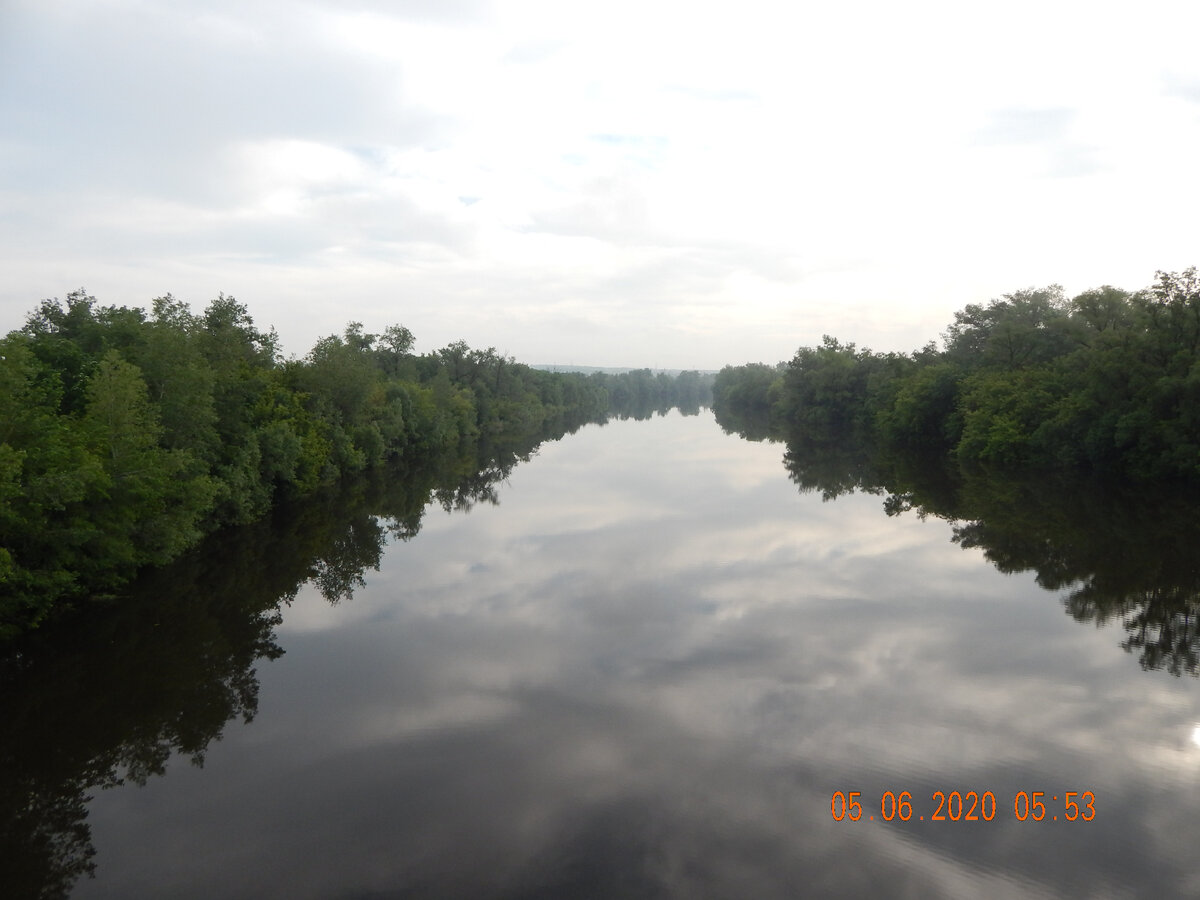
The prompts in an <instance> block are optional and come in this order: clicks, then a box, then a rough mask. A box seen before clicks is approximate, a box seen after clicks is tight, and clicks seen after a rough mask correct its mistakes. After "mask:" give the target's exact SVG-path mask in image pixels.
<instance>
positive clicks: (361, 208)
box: [0, 0, 1200, 368]
mask: <svg viewBox="0 0 1200 900" xmlns="http://www.w3.org/2000/svg"><path fill="white" fill-rule="evenodd" d="M1197 34H1200V3H1196V2H1194V0H1169V2H1162V0H1159V2H1155V0H1142V2H1139V3H1137V4H1133V3H1114V2H1106V0H1090V2H1055V0H1035V2H1026V0H1010V2H1007V3H1003V4H999V3H992V4H987V5H984V4H982V3H969V2H963V0H953V2H931V0H916V2H896V0H879V2H829V0H825V2H820V3H815V2H790V3H785V2H779V0H772V2H761V0H737V2H722V3H716V2H706V0H687V2H658V0H604V2H569V0H492V2H488V0H393V2H384V0H379V2H371V0H357V2H356V0H340V2H339V0H313V2H289V3H284V2H263V0H256V2H254V3H249V2H245V0H236V2H234V0H170V2H167V0H161V2H156V0H140V2H139V0H0V266H2V267H3V278H0V326H2V331H4V332H6V331H8V330H11V329H13V328H18V327H20V326H21V325H22V324H23V322H24V319H25V316H26V315H27V314H28V312H29V311H30V310H32V309H33V308H34V306H35V305H36V304H37V302H38V301H39V300H41V299H43V298H46V297H55V296H58V297H65V296H66V294H67V292H69V291H71V290H73V289H77V288H79V287H85V288H86V289H87V290H88V291H89V292H90V293H92V294H94V295H96V297H97V298H98V299H99V300H100V301H101V302H102V303H105V304H118V305H148V303H149V301H150V300H151V298H153V297H156V296H158V295H161V294H164V293H167V292H171V293H173V294H174V295H175V296H176V297H178V298H179V299H182V300H187V301H189V302H190V303H192V305H193V307H194V308H196V309H197V310H199V309H202V308H203V307H204V306H205V305H206V304H207V302H208V301H209V300H211V299H212V298H213V297H215V296H216V295H217V294H218V292H222V291H223V292H225V293H226V294H232V295H233V296H235V297H236V298H237V299H238V300H240V301H242V302H243V303H245V304H246V305H247V306H248V307H249V309H250V312H251V314H252V315H253V316H254V318H255V321H256V323H257V324H258V325H260V326H261V327H264V328H265V327H267V326H270V325H274V326H275V327H276V328H277V329H278V331H279V334H280V337H281V339H282V343H283V349H284V351H285V353H286V354H288V355H297V356H302V355H303V354H304V353H306V352H307V351H308V349H309V348H310V347H311V346H312V343H313V341H314V340H315V339H316V338H318V337H320V336H322V335H326V334H331V333H335V332H340V331H341V330H342V329H343V327H344V326H345V324H346V323H347V322H348V321H350V320H358V321H361V322H363V323H364V325H365V326H366V329H367V330H368V331H376V332H377V331H381V330H382V329H383V328H384V327H385V326H387V325H389V324H392V323H396V322H399V323H402V324H405V325H407V326H408V327H409V328H410V329H412V331H413V332H414V333H415V334H416V336H417V341H418V344H417V347H418V349H419V350H421V351H426V350H432V349H436V348H438V347H441V346H444V345H445V344H447V343H449V342H451V341H453V340H457V339H459V338H462V339H465V340H466V341H467V342H468V343H469V344H471V345H472V346H477V347H488V346H494V347H495V348H496V349H497V350H500V351H503V352H506V353H508V354H510V355H512V356H515V357H516V358H517V359H519V360H521V361H524V362H530V363H551V362H557V363H575V364H595V365H612V366H616V365H639V366H640V365H651V366H662V367H675V368H680V367H699V368H719V367H720V366H721V365H724V364H725V363H740V362H745V361H751V360H762V361H767V362H775V361H777V360H781V359H786V358H789V357H790V356H791V355H792V354H793V353H794V351H795V350H796V348H797V347H798V346H800V345H801V344H812V343H816V342H819V340H820V337H821V335H822V334H824V333H829V334H834V335H836V336H838V337H839V338H842V339H843V340H851V341H856V342H857V343H858V344H859V345H860V346H861V345H865V346H869V347H872V348H874V349H877V350H912V349H915V348H917V347H919V346H921V345H922V344H924V343H925V342H926V341H928V340H931V339H936V338H937V337H938V336H939V334H940V333H941V332H942V331H943V330H944V328H945V326H946V325H947V324H949V322H950V321H951V319H952V317H953V313H954V311H955V310H957V309H960V308H962V307H963V306H964V305H965V304H967V303H973V302H974V303H978V302H986V301H987V300H988V299H990V298H992V297H997V296H1000V295H1002V294H1004V293H1008V292H1011V291H1013V290H1017V289H1020V288H1024V287H1030V286H1036V287H1041V286H1045V285H1047V284H1050V283H1055V282H1057V283H1060V284H1062V285H1063V286H1064V287H1065V288H1066V290H1067V292H1068V293H1069V294H1073V293H1077V292H1079V291H1082V290H1085V289H1087V288H1090V287H1095V286H1098V285H1101V284H1116V285H1118V286H1121V287H1125V288H1129V289H1136V288H1141V287H1145V286H1146V285H1148V284H1149V283H1150V282H1151V281H1152V280H1153V278H1154V273H1155V271H1156V270H1158V269H1164V270H1178V269H1182V268H1185V267H1187V266H1190V265H1195V264H1197V263H1200V242H1198V241H1197V236H1198V234H1200V221H1198V219H1197V210H1198V209H1200V204H1198V202H1197V201H1198V200H1200V53H1197V52H1196V35H1197Z"/></svg>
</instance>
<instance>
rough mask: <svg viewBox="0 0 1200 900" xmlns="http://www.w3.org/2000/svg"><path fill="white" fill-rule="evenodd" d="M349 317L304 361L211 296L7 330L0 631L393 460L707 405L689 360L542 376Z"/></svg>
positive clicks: (70, 303)
mask: <svg viewBox="0 0 1200 900" xmlns="http://www.w3.org/2000/svg"><path fill="white" fill-rule="evenodd" d="M413 343H414V338H413V335H412V332H411V331H409V330H408V329H407V328H405V327H404V326H403V325H391V326H389V327H387V328H386V329H384V331H383V333H382V334H370V333H368V332H366V331H365V330H364V327H363V325H362V323H359V322H351V323H349V324H348V325H347V326H346V329H345V331H344V332H343V333H342V334H340V335H331V336H328V337H325V338H322V339H321V340H319V341H318V342H317V343H316V345H315V346H314V347H313V348H312V350H311V351H310V352H309V353H308V354H307V355H306V356H305V357H304V358H303V359H299V360H296V359H292V360H283V359H281V357H280V354H279V346H278V338H277V337H276V335H275V333H274V331H273V330H272V331H267V332H263V331H261V330H259V329H258V327H257V326H256V325H255V323H254V319H253V318H252V317H251V315H250V313H249V310H248V309H247V308H246V307H245V306H244V305H243V304H241V303H239V302H238V301H237V300H235V299H234V298H233V297H228V296H225V295H223V294H222V295H220V296H219V297H218V298H217V299H215V300H213V301H212V302H211V303H210V304H209V305H208V307H207V308H206V309H205V310H204V312H203V313H201V314H195V313H193V312H192V311H191V309H190V308H189V307H188V306H187V304H185V303H182V302H180V301H178V300H176V299H175V298H174V297H172V296H171V295H170V294H167V295H166V296H163V297H159V298H157V299H155V300H154V301H153V303H152V310H151V312H150V314H149V315H147V313H146V312H145V311H144V310H141V309H137V308H129V307H115V306H101V305H100V304H99V303H97V301H96V299H95V298H94V297H92V296H90V295H88V294H87V293H86V292H85V291H82V290H79V291H75V292H72V293H71V294H68V296H67V299H66V301H65V302H63V301H59V300H45V301H42V303H41V304H40V305H39V306H38V308H37V309H36V310H35V311H34V312H33V313H32V314H31V315H30V316H29V318H28V321H27V323H26V325H25V327H24V328H23V329H21V330H20V331H17V332H13V333H11V334H9V335H8V336H7V337H5V338H3V339H2V340H0V637H2V636H5V635H12V634H15V633H17V632H19V631H21V630H22V629H27V628H29V627H31V626H34V625H36V624H37V623H38V622H40V621H42V620H43V619H44V618H45V617H46V616H47V615H48V614H49V613H50V612H51V611H52V610H53V609H54V608H56V606H60V605H61V604H62V602H63V601H67V600H70V599H72V598H76V597H82V596H85V595H87V594H92V595H95V594H103V593H105V592H111V591H113V590H116V589H117V588H119V587H120V586H121V585H122V584H123V583H125V582H126V581H127V580H128V579H129V577H131V575H132V574H133V573H134V572H136V571H137V570H138V569H140V568H142V567H144V566H149V565H160V564H162V563H164V562H166V561H168V560H170V559H173V558H175V557H177V556H178V555H179V554H180V553H181V552H183V551H184V550H185V549H186V548H188V547H190V546H192V545H194V544H195V543H196V542H197V541H198V540H199V539H200V537H201V536H202V535H204V534H206V533H209V532H211V531H213V530H215V529H217V528H219V527H222V526H227V525H233V524H242V523H248V522H252V521H254V520H256V519H258V518H260V517H262V516H263V515H264V514H265V513H266V512H267V511H269V510H270V509H271V508H272V507H273V506H274V505H276V504H277V503H278V502H280V501H282V500H286V499H289V498H293V497H298V496H302V495H306V494H310V493H312V492H313V491H315V490H317V489H318V488H320V487H322V486H323V485H328V484H331V483H333V482H334V481H336V480H338V479H340V478H342V477H343V476H347V475H351V474H354V473H359V472H363V471H367V470H371V469H375V468H377V467H380V466H383V465H385V464H390V463H394V462H397V461H403V462H405V463H408V464H416V463H420V462H427V461H429V460H434V459H439V458H443V457H455V456H457V455H459V454H460V453H461V452H462V450H463V448H464V447H465V446H467V445H469V444H474V443H477V442H496V441H501V442H503V441H506V440H510V439H512V438H514V437H516V436H526V435H531V434H535V433H540V432H543V431H545V430H546V429H547V428H550V429H554V428H563V427H567V425H566V424H564V423H570V422H581V421H587V420H603V419H604V418H605V417H606V416H608V415H636V416H647V415H651V414H652V413H653V412H655V411H659V412H665V411H666V410H667V409H668V408H670V407H672V406H676V405H678V406H680V407H681V408H682V409H684V410H685V411H696V410H698V409H699V405H700V404H701V403H706V402H707V401H708V391H709V383H708V382H707V381H705V380H704V379H703V378H702V377H701V376H700V375H699V373H696V372H684V373H682V374H680V375H678V376H670V375H666V374H664V373H658V374H654V373H651V372H650V371H649V370H648V369H644V370H638V371H635V372H630V373H624V374H621V375H609V374H595V375H583V374H578V373H570V374H565V373H563V374H560V373H552V372H544V371H539V370H536V369H532V368H530V367H529V366H525V365H522V364H520V363H518V362H516V361H515V360H513V359H511V358H509V357H506V356H503V355H501V354H498V353H496V351H495V350H494V349H493V348H488V349H487V350H472V349H471V348H470V347H468V346H467V345H466V344H465V343H463V342H462V341H459V342H456V343H453V344H451V345H449V346H448V347H445V348H443V349H441V350H438V351H436V352H434V353H430V354H426V355H421V356H418V355H416V354H414V353H413V350H412V348H413Z"/></svg>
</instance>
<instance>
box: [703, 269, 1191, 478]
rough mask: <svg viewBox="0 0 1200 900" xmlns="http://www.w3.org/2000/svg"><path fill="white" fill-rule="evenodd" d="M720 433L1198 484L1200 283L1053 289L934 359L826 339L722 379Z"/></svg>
mask: <svg viewBox="0 0 1200 900" xmlns="http://www.w3.org/2000/svg"><path fill="white" fill-rule="evenodd" d="M713 408H714V410H715V411H716V412H717V414H718V419H719V421H722V422H723V423H724V424H725V426H726V427H727V429H731V430H739V431H742V432H743V433H746V434H748V435H751V436H756V437H762V436H766V435H768V434H771V435H774V436H777V437H783V438H787V439H788V440H790V441H804V442H808V443H816V444H821V443H825V444H831V445H832V444H845V443H847V442H850V441H853V442H855V443H858V444H866V445H872V446H876V447H880V448H886V449H908V450H918V451H920V452H922V453H924V454H926V455H932V456H937V457H944V458H947V459H950V460H954V461H956V462H957V463H960V464H964V465H968V466H986V467H990V468H992V469H993V470H1000V469H1003V470H1008V471H1018V470H1019V471H1026V472H1029V471H1077V472H1088V473H1093V474H1100V475H1103V476H1114V477H1120V478H1125V479H1132V480H1135V481H1139V482H1147V481H1151V480H1156V481H1162V480H1185V481H1196V480H1200V277H1198V276H1197V273H1196V270H1195V269H1194V268H1191V269H1188V270H1186V271H1184V272H1181V273H1164V272H1159V273H1158V274H1157V279H1156V281H1155V283H1154V284H1153V285H1152V286H1151V287H1149V288H1147V289H1145V290H1141V291H1137V292H1134V293H1130V292H1128V291H1125V290H1121V289H1119V288H1114V287H1109V286H1105V287H1100V288H1096V289H1094V290H1089V291H1085V292H1084V293H1082V294H1080V295H1078V296H1077V297H1073V298H1070V299H1067V298H1066V297H1065V296H1064V293H1063V290H1062V288H1061V287H1059V286H1057V285H1052V286H1051V287H1048V288H1045V289H1042V290H1032V289H1031V290H1023V291H1017V292H1016V293H1012V294H1007V295H1005V296H1003V297H1002V298H999V299H996V300H992V301H991V302H990V303H988V304H987V305H981V304H970V305H968V306H966V307H965V308H963V309H962V310H960V311H959V312H957V313H955V315H954V321H953V323H951V325H950V326H949V328H948V329H947V330H946V332H945V334H944V335H943V344H942V348H941V349H938V347H937V345H936V344H933V343H930V344H928V345H926V346H925V347H923V348H922V349H920V350H917V351H915V352H913V353H873V352H871V351H870V350H867V349H859V348H858V347H856V346H855V345H854V344H853V343H842V342H840V341H839V340H837V339H835V338H832V337H828V336H826V337H825V338H824V341H823V343H822V344H821V346H819V347H802V348H801V349H800V350H799V351H798V352H797V353H796V355H795V356H794V357H793V358H792V359H791V361H790V362H787V363H781V364H779V365H776V366H770V365H765V364H751V365H745V366H739V367H726V368H725V369H723V370H722V371H721V372H720V373H719V374H718V376H717V379H716V383H715V384H714V386H713Z"/></svg>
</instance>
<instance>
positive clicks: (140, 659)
mask: <svg viewBox="0 0 1200 900" xmlns="http://www.w3.org/2000/svg"><path fill="white" fill-rule="evenodd" d="M577 427H578V424H572V425H570V426H568V425H567V424H564V423H559V427H558V428H557V429H556V430H555V431H553V432H551V433H549V434H547V435H543V436H541V438H540V439H537V440H535V439H528V440H526V441H525V442H524V443H523V444H519V445H516V446H505V447H482V448H474V447H473V448H470V450H469V451H464V455H463V456H462V457H460V458H459V459H457V460H455V461H453V462H452V463H448V464H443V465H442V466H441V467H440V468H432V467H431V468H427V469H422V470H412V469H407V470H402V471H401V470H391V471H388V470H380V471H378V472H376V473H375V474H374V475H373V476H372V477H370V478H367V479H362V480H358V481H354V482H352V483H343V484H339V485H337V486H335V487H334V488H331V489H330V490H329V491H327V492H326V493H325V494H323V495H320V496H317V497H315V498H311V499H309V500H306V501H305V502H304V503H303V504H296V505H292V506H282V507H280V508H278V509H277V510H276V511H275V513H274V514H273V515H272V517H271V518H270V519H269V520H265V521H262V522H259V523H256V524H254V525H249V526H245V527H240V528H236V529H230V530H227V531H225V532H222V533H220V534H218V535H214V536H213V537H212V538H210V539H209V540H208V541H207V542H205V543H204V544H203V545H202V546H200V547H198V548H197V549H196V550H194V551H193V552H191V553H190V554H188V555H187V556H186V557H184V558H182V559H180V560H179V561H178V562H176V563H174V564H172V565H171V566H169V567H166V568H163V569H159V570H156V571H151V572H148V573H147V574H146V575H145V576H144V577H143V578H142V579H141V580H140V581H139V582H138V583H137V584H136V585H134V586H133V587H132V588H131V590H130V591H128V592H127V594H125V595H123V596H121V597H119V598H108V599H106V600H96V601H95V602H94V603H93V605H92V606H90V607H89V608H87V609H82V610H78V611H77V612H76V614H75V615H73V616H72V617H71V618H70V619H69V620H66V621H63V622H60V623H58V624H57V625H55V626H53V627H45V628H43V629H42V630H40V631H37V632H34V633H32V634H30V635H28V636H27V637H26V638H25V639H23V640H21V641H20V642H19V643H16V644H14V645H12V646H10V647H9V648H8V652H7V653H6V654H5V655H4V656H3V658H0V718H2V720H3V721H4V723H5V728H4V729H3V732H2V733H0V893H2V894H3V895H4V896H10V897H43V898H57V897H66V896H67V895H69V894H70V892H71V890H72V887H73V885H74V884H75V883H76V882H77V881H78V879H79V878H80V877H81V876H84V875H91V874H92V873H93V871H94V869H95V859H94V858H95V849H94V848H93V846H92V840H91V832H90V829H89V826H88V823H87V803H88V801H89V799H90V796H89V792H91V791H94V790H96V789H101V790H103V789H105V788H110V787H114V786H117V785H120V784H124V783H127V782H132V783H135V784H145V782H146V781H147V779H149V778H150V777H151V776H154V775H162V774H163V773H164V772H165V771H166V767H167V764H168V761H169V760H170V759H171V758H172V756H176V755H177V756H179V757H182V758H185V759H188V760H190V761H191V762H192V764H193V765H197V766H203V764H204V755H205V751H206V749H207V748H208V746H209V744H210V743H211V742H212V741H213V740H218V739H220V737H221V735H222V731H223V730H224V728H225V726H226V724H227V723H229V722H231V721H234V720H236V719H240V720H241V721H242V722H249V721H251V720H252V719H253V718H254V715H255V713H256V711H257V708H258V688H259V682H258V677H257V673H256V670H255V666H256V664H257V663H258V662H259V661H260V660H264V659H265V660H273V659H276V658H278V657H279V656H281V655H282V654H283V652H284V651H283V649H282V648H281V647H280V646H279V645H278V643H277V642H276V640H275V628H276V626H278V625H279V624H280V622H281V621H282V609H283V607H285V606H286V605H288V604H289V603H290V602H291V601H292V600H293V599H294V598H295V597H296V596H297V593H298V592H299V590H300V588H301V586H302V585H304V584H305V583H307V582H311V583H313V584H314V585H315V586H316V588H317V589H318V590H319V591H320V593H321V594H322V595H323V596H324V597H325V599H326V600H328V601H329V602H331V603H336V602H338V601H340V600H343V599H345V598H349V597H351V596H352V595H353V592H354V590H355V589H356V588H359V587H362V586H363V585H364V584H365V582H364V578H363V574H364V572H366V571H367V570H368V569H377V568H378V566H379V563H380V559H381V557H382V553H383V550H384V547H385V545H386V543H387V542H388V541H389V540H391V539H399V540H409V539H410V538H412V537H414V536H415V535H416V534H417V532H418V531H419V530H420V526H421V518H422V515H423V513H424V510H425V508H426V506H427V504H429V503H430V502H431V501H436V502H437V503H439V504H440V505H441V506H442V507H443V508H445V509H446V510H460V511H466V510H469V509H470V508H471V507H472V506H473V505H474V504H476V503H478V502H481V501H486V502H488V503H497V502H498V500H497V494H496V490H495V488H496V485H497V484H499V483H500V482H502V481H504V480H505V479H506V478H507V477H508V476H509V474H510V472H511V471H512V469H513V467H514V466H516V465H517V464H518V463H519V462H521V461H525V460H528V459H529V458H530V456H531V455H532V453H533V452H534V451H535V449H536V447H537V446H538V444H539V443H540V441H541V440H547V439H557V438H560V437H562V436H563V434H564V433H565V432H567V431H568V430H569V431H574V430H575V429H576V428H577Z"/></svg>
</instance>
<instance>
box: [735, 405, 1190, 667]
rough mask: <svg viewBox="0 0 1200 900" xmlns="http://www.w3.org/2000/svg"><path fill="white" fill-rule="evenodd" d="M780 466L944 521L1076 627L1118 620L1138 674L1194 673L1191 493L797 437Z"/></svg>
mask: <svg viewBox="0 0 1200 900" xmlns="http://www.w3.org/2000/svg"><path fill="white" fill-rule="evenodd" d="M725 424H726V427H727V428H729V427H731V425H732V424H740V423H729V422H726V423H725ZM744 436H747V435H746V434H744ZM748 436H750V437H751V439H756V440H761V439H762V438H763V437H764V436H765V435H764V433H763V432H762V431H761V430H751V431H750V432H749V433H748ZM784 466H785V468H786V469H787V471H788V474H789V476H790V477H791V479H792V481H793V482H794V483H795V484H796V485H797V486H798V487H799V489H800V491H801V492H802V493H806V492H817V493H819V494H820V495H821V497H822V499H825V500H832V499H835V498H837V497H839V496H845V495H847V494H850V493H854V492H856V491H859V492H864V493H868V494H875V495H880V496H883V498H884V499H883V509H884V511H885V512H887V514H888V515H899V514H902V513H908V512H912V513H914V514H916V515H918V516H933V517H937V518H940V519H944V520H946V521H948V522H950V523H951V524H952V526H953V535H952V540H954V542H955V543H957V544H959V545H960V546H962V547H963V548H966V549H979V550H982V551H983V554H984V556H985V557H986V558H987V559H988V561H989V562H991V563H992V565H994V566H995V567H996V568H997V569H998V570H999V571H1001V572H1005V573H1016V572H1035V573H1036V576H1037V583H1038V584H1040V585H1041V586H1042V587H1043V588H1045V589H1046V590H1049V591H1057V592H1060V593H1061V595H1062V602H1063V605H1064V607H1065V608H1066V610H1067V612H1068V614H1069V615H1071V616H1072V617H1073V618H1074V619H1076V620H1077V621H1079V622H1092V623H1095V624H1097V625H1104V624H1107V623H1109V622H1120V623H1121V625H1122V627H1123V628H1124V630H1125V632H1126V638H1125V640H1124V641H1122V642H1121V647H1122V648H1123V649H1125V650H1126V651H1127V652H1130V653H1132V654H1135V655H1136V656H1137V658H1138V661H1139V663H1140V665H1141V667H1142V668H1143V669H1146V670H1156V669H1161V670H1165V671H1167V672H1169V673H1170V674H1172V675H1181V674H1184V673H1187V674H1189V675H1193V676H1196V675H1200V554H1198V553H1197V552H1196V549H1195V548H1196V547H1197V546H1200V515H1197V509H1200V493H1198V492H1197V491H1196V490H1195V489H1190V488H1183V487H1180V486H1178V485H1167V486H1155V487H1149V488H1148V487H1131V486H1127V485H1119V484H1113V483H1106V482H1100V481H1097V480H1094V479H1085V478H1071V477H1066V476H1061V475H1058V476H1035V477H1029V476H1020V477H1018V476H1014V475H1012V474H1011V473H1003V472H996V471H986V470H980V469H974V470H963V469H959V468H957V467H952V468H951V467H946V466H944V465H940V464H934V463H931V462H930V461H929V460H925V459H921V458H919V457H907V458H906V457H900V456H895V455H886V454H882V453H880V452H878V451H876V450H875V449H874V448H871V447H867V446H862V445H836V446H834V445H820V444H813V443H811V442H806V441H805V440H804V439H803V438H801V437H797V436H793V437H792V438H791V439H790V440H788V441H787V444H786V450H785V453H784Z"/></svg>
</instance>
